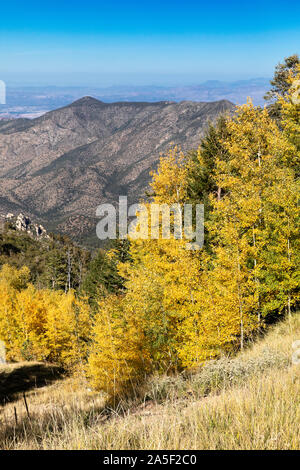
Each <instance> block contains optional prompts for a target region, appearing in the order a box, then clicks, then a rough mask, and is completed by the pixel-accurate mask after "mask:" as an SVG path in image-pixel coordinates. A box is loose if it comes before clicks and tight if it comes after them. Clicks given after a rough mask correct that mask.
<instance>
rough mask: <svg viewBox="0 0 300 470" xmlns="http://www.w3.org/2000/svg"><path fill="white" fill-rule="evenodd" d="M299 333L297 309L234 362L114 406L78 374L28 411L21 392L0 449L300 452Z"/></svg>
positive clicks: (166, 381)
mask: <svg viewBox="0 0 300 470" xmlns="http://www.w3.org/2000/svg"><path fill="white" fill-rule="evenodd" d="M299 338H300V314H299V313H297V314H295V315H293V317H292V318H291V319H289V320H288V319H287V320H285V321H283V322H281V323H279V324H278V325H276V326H275V327H272V328H271V329H270V331H269V332H268V334H267V335H266V336H265V337H264V338H262V339H260V340H259V341H258V342H257V343H254V344H253V345H249V347H248V348H247V349H246V350H245V351H244V352H243V353H239V354H238V355H237V356H236V357H235V358H234V359H229V358H226V357H223V358H221V359H220V360H218V361H215V362H212V363H210V364H208V365H207V366H205V367H204V369H201V370H199V371H195V372H194V374H192V375H182V374H181V375H177V376H163V377H158V376H153V377H151V378H149V380H148V381H147V383H146V384H144V386H143V388H142V389H136V391H135V392H136V395H135V398H134V399H131V400H129V401H123V402H122V403H119V404H118V406H116V407H112V406H110V407H108V406H106V405H105V399H104V397H103V395H102V394H97V393H95V392H91V391H90V390H89V389H88V388H87V385H86V384H85V383H84V382H78V380H76V379H65V380H63V381H58V382H57V383H55V384H52V385H49V386H48V387H44V388H40V389H33V390H32V391H31V392H27V404H28V409H29V416H28V414H27V411H26V407H25V404H24V399H23V397H22V396H21V397H20V399H19V400H17V401H15V402H14V403H10V404H8V405H6V406H4V407H2V408H1V409H0V416H1V425H0V426H1V427H0V448H1V449H104V450H113V449H134V450H135V449H299V448H300V428H299V421H300V401H299V396H300V367H299V365H293V364H292V362H291V355H292V348H291V345H292V343H293V341H295V340H296V339H299ZM0 371H1V369H0ZM0 377H1V372H0ZM14 407H15V409H16V413H17V420H18V422H17V423H16V418H15V410H14Z"/></svg>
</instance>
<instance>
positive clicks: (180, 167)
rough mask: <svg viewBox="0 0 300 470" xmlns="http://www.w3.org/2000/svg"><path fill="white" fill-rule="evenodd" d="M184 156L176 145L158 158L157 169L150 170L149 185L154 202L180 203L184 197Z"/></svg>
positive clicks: (185, 180)
mask: <svg viewBox="0 0 300 470" xmlns="http://www.w3.org/2000/svg"><path fill="white" fill-rule="evenodd" d="M185 163H186V157H185V155H184V154H183V152H182V151H181V150H180V148H179V147H178V146H175V147H173V148H171V149H170V150H169V152H168V154H167V155H164V156H162V157H161V158H160V161H159V165H158V169H157V171H153V172H151V173H150V174H151V176H152V181H151V183H150V187H151V188H152V191H153V196H154V202H155V203H156V204H160V203H164V204H173V203H182V202H183V201H184V200H185V198H186V190H187V185H188V181H187V167H186V164H185Z"/></svg>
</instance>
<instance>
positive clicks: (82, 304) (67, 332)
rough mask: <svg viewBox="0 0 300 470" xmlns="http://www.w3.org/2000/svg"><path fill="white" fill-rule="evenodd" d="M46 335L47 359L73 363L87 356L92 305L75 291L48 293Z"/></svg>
mask: <svg viewBox="0 0 300 470" xmlns="http://www.w3.org/2000/svg"><path fill="white" fill-rule="evenodd" d="M45 326H46V338H47V347H48V350H49V355H48V359H49V360H51V361H52V362H57V363H61V364H62V365H65V366H68V367H72V366H74V365H75V364H76V363H77V364H82V363H83V361H84V359H85V358H86V356H87V349H88V339H89V336H90V327H91V320H90V308H89V305H88V302H87V301H84V300H82V299H78V298H76V296H75V293H74V291H69V292H68V293H67V294H65V293H64V292H59V291H52V292H51V295H50V296H49V297H48V305H47V319H46V325H45Z"/></svg>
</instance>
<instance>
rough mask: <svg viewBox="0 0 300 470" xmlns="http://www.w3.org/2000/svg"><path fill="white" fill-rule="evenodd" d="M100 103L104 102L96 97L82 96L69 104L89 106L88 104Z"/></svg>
mask: <svg viewBox="0 0 300 470" xmlns="http://www.w3.org/2000/svg"><path fill="white" fill-rule="evenodd" d="M93 104H94V105H95V104H96V105H102V104H104V103H103V101H100V100H97V99H96V98H93V97H92V96H83V97H82V98H80V99H79V100H76V101H74V102H73V103H72V104H70V105H69V106H82V105H86V106H90V105H93Z"/></svg>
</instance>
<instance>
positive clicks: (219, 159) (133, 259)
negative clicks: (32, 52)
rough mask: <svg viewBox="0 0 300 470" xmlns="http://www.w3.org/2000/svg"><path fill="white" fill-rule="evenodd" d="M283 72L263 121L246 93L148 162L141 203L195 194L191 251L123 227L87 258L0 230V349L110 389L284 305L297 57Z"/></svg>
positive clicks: (168, 369) (60, 245)
mask: <svg viewBox="0 0 300 470" xmlns="http://www.w3.org/2000/svg"><path fill="white" fill-rule="evenodd" d="M284 70H285V80H286V84H287V85H286V87H285V89H284V90H283V91H282V93H278V94H277V95H276V96H277V101H276V120H275V119H274V118H273V115H270V113H269V110H268V109H267V108H264V109H262V108H259V107H254V106H253V105H252V103H251V101H250V100H249V101H248V103H247V104H245V105H243V106H240V107H237V108H236V110H235V113H234V115H233V116H232V115H224V116H222V117H220V118H219V120H218V122H217V123H216V124H215V125H213V124H212V125H211V126H209V127H208V128H207V131H206V135H205V136H204V138H203V139H202V142H201V145H200V147H199V148H198V149H197V150H192V149H191V150H190V151H188V152H183V151H182V150H181V149H180V148H178V147H176V146H175V147H173V148H171V149H170V151H169V152H168V153H167V154H166V155H165V156H164V157H162V158H161V161H160V164H159V166H158V169H157V170H156V171H154V172H153V173H152V182H151V185H150V186H151V195H150V199H149V200H148V201H146V204H148V205H151V204H152V203H155V204H162V203H164V204H168V205H171V204H173V203H178V204H180V205H181V206H182V207H184V204H185V203H186V202H189V203H193V204H196V203H204V204H205V243H204V247H203V249H201V250H187V249H186V241H187V240H186V239H185V236H183V238H182V239H178V238H175V237H174V236H173V235H172V236H171V237H170V239H162V238H160V239H157V240H155V239H151V238H148V239H136V238H134V237H131V238H130V240H128V241H116V242H114V243H112V245H111V246H110V247H109V248H108V250H107V251H106V252H103V251H99V252H97V253H95V254H94V255H93V256H92V258H91V259H90V255H89V253H87V252H86V251H85V250H82V249H81V248H79V247H77V246H75V245H73V244H72V243H71V242H70V241H69V240H68V239H65V238H59V237H58V238H53V237H52V238H50V239H49V240H48V239H47V240H41V241H39V242H37V241H33V239H32V238H30V237H28V236H26V235H24V234H22V236H21V235H20V234H19V233H16V232H15V231H14V230H13V229H12V228H9V227H7V228H6V231H4V233H3V234H2V235H1V263H2V264H3V266H2V268H1V271H0V287H1V288H0V338H1V340H2V341H4V342H5V345H6V348H7V358H8V359H9V360H11V361H20V360H28V359H30V360H37V361H50V362H54V363H57V364H60V365H61V366H63V367H65V368H66V369H67V370H70V371H71V370H72V371H74V370H78V369H80V371H81V374H85V375H86V377H87V379H88V380H89V381H90V383H91V385H92V387H93V388H94V389H95V390H102V391H104V392H106V393H108V396H109V397H114V398H116V397H119V398H120V397H122V396H123V395H124V394H125V395H127V394H130V393H131V391H132V387H134V386H135V385H136V384H139V383H142V382H143V381H144V380H145V377H146V376H149V375H151V374H153V373H162V374H165V373H168V374H173V373H177V372H181V371H183V370H190V369H194V368H197V367H199V366H201V365H203V364H204V363H205V362H207V361H208V360H211V359H216V358H218V357H220V356H222V354H224V353H225V354H229V355H231V354H234V353H236V352H237V351H238V350H243V349H244V348H245V346H246V345H247V343H248V342H249V341H251V340H253V339H255V338H256V337H257V336H258V335H259V334H261V333H262V332H263V331H265V330H266V328H267V327H268V325H270V324H271V323H274V322H276V321H278V319H279V318H281V317H283V316H288V317H290V316H291V314H292V311H293V310H295V309H296V307H297V304H298V302H299V280H300V279H299V277H300V271H299V266H300V247H299V179H298V177H299V155H300V141H299V135H300V104H299V80H300V66H299V64H298V63H293V65H292V67H288V66H287V67H286V68H285V69H284ZM276 77H277V75H276V74H275V79H276ZM275 82H276V80H275ZM273 110H274V108H273ZM272 112H273V111H272Z"/></svg>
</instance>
